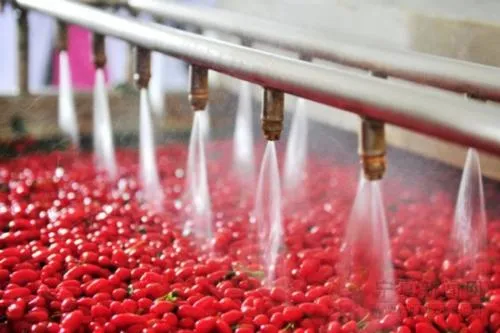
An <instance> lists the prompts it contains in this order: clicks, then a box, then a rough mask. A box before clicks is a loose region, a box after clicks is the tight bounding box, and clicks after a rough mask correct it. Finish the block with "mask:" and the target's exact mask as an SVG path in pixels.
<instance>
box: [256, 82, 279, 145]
mask: <svg viewBox="0 0 500 333" xmlns="http://www.w3.org/2000/svg"><path fill="white" fill-rule="evenodd" d="M284 112H285V95H284V94H283V92H282V91H279V90H276V89H272V88H264V99H263V103H262V114H261V126H262V131H263V132H264V136H265V137H266V139H267V140H268V141H277V140H279V139H280V136H281V132H282V130H283V118H284Z"/></svg>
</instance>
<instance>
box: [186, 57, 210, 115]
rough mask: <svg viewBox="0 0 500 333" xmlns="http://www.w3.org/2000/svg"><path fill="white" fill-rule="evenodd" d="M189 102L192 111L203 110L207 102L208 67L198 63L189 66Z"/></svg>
mask: <svg viewBox="0 0 500 333" xmlns="http://www.w3.org/2000/svg"><path fill="white" fill-rule="evenodd" d="M189 77H190V90H189V103H191V108H192V109H193V111H202V110H205V108H206V107H207V104H208V69H207V68H205V67H201V66H198V65H191V66H190V68H189Z"/></svg>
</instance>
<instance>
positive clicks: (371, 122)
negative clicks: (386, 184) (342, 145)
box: [359, 117, 386, 180]
mask: <svg viewBox="0 0 500 333" xmlns="http://www.w3.org/2000/svg"><path fill="white" fill-rule="evenodd" d="M359 156H360V159H361V165H362V167H363V173H364V175H365V177H366V179H368V180H379V179H382V177H383V176H384V173H385V170H386V143H385V128H384V123H383V122H381V121H378V120H375V119H371V118H366V117H363V118H362V121H361V133H360V135H359Z"/></svg>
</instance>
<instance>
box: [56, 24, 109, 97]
mask: <svg viewBox="0 0 500 333" xmlns="http://www.w3.org/2000/svg"><path fill="white" fill-rule="evenodd" d="M91 45H92V35H91V33H90V32H89V31H88V30H86V29H84V28H81V27H78V26H73V25H70V26H69V27H68V57H69V63H70V66H71V79H72V82H73V88H74V89H76V90H82V89H83V90H85V89H91V88H92V87H93V86H94V76H95V68H94V63H93V62H92V46H91ZM52 68H53V72H52V74H53V75H52V83H53V84H54V85H56V86H57V85H59V54H58V53H56V54H55V56H54V66H53V67H52ZM105 75H106V78H107V73H106V72H105Z"/></svg>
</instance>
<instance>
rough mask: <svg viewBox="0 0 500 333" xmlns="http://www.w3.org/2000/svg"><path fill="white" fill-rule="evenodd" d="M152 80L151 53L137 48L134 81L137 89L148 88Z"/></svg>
mask: <svg viewBox="0 0 500 333" xmlns="http://www.w3.org/2000/svg"><path fill="white" fill-rule="evenodd" d="M150 79H151V51H149V50H148V49H145V48H143V47H140V46H137V47H136V48H135V74H134V81H135V84H136V85H137V88H139V89H141V88H147V87H148V84H149V80H150Z"/></svg>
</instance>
